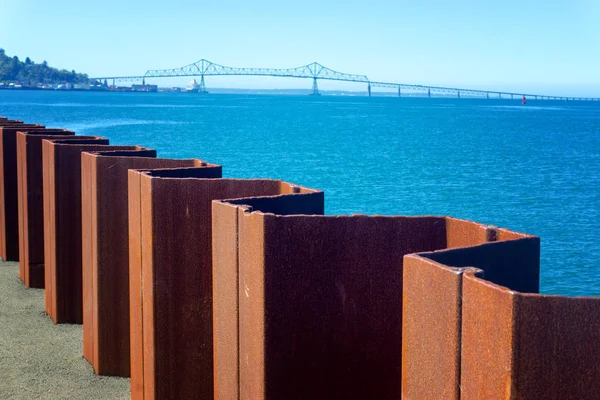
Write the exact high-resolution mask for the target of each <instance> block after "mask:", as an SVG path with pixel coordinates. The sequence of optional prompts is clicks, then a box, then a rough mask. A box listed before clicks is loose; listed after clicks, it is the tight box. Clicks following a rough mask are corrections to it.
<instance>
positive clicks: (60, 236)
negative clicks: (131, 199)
mask: <svg viewBox="0 0 600 400" xmlns="http://www.w3.org/2000/svg"><path fill="white" fill-rule="evenodd" d="M108 143H109V140H108V139H105V138H92V139H81V137H80V136H75V137H74V138H72V139H58V140H56V139H53V140H44V141H43V144H42V153H43V154H42V155H43V157H42V158H43V165H44V168H43V170H44V172H43V178H44V264H45V265H44V269H45V289H46V290H45V301H46V312H47V313H48V315H49V316H50V318H51V319H52V321H53V322H54V323H56V324H58V323H72V324H81V323H82V322H83V311H82V301H83V300H82V288H81V287H82V286H81V285H82V276H81V257H82V255H81V241H82V230H81V229H82V228H81V153H82V152H85V151H100V150H102V151H106V150H135V148H136V147H135V146H108Z"/></svg>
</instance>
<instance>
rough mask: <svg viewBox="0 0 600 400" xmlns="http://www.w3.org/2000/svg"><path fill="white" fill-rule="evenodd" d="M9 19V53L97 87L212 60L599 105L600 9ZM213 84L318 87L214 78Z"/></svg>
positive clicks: (394, 0) (214, 6) (5, 31)
mask: <svg viewBox="0 0 600 400" xmlns="http://www.w3.org/2000/svg"><path fill="white" fill-rule="evenodd" d="M0 10H1V11H0V47H1V48H4V49H5V51H6V53H7V54H8V55H10V56H13V55H17V56H18V57H19V58H21V59H24V58H25V57H27V56H29V57H30V58H31V59H32V60H33V61H35V62H42V61H44V60H46V61H47V62H48V63H49V64H50V65H51V66H55V67H59V68H65V69H68V70H71V69H75V70H76V71H78V72H84V73H87V74H88V75H89V76H91V77H94V76H115V75H116V76H123V75H143V74H144V73H145V71H146V70H148V69H162V68H176V67H181V66H183V65H187V64H191V63H193V62H195V61H197V60H199V59H202V58H204V59H208V60H210V61H213V62H215V63H217V64H222V65H227V66H234V67H266V68H289V67H296V66H301V65H305V64H308V63H311V62H313V61H317V62H319V63H321V64H323V65H325V66H327V67H329V68H331V69H334V70H337V71H341V72H346V73H353V74H364V75H367V76H368V77H369V79H371V80H375V81H390V82H397V83H407V84H423V85H439V86H452V87H464V88H481V89H488V90H504V91H515V92H533V93H540V94H548V95H565V96H596V97H600V73H599V72H600V1H599V0H570V1H567V0H550V1H549V0H546V1H541V0H519V1H513V0H503V1H485V0H479V1H467V0H431V1H427V0H423V1H418V0H413V1H404V0H369V1H354V0H345V1H340V2H332V1H326V0H321V1H316V0H304V1H295V2H289V1H281V0H280V1H274V0H273V1H272V0H256V1H248V0H221V1H213V0H200V1H198V0H194V1H191V0H171V1H161V2H155V1H150V0H147V1H140V0H120V1H117V0H103V1H101V2H96V1H83V0H77V1H75V0H54V1H48V0H0ZM189 79H190V78H185V79H182V78H179V79H176V78H172V79H170V80H169V79H166V80H165V79H163V80H160V81H158V82H155V83H159V84H160V85H161V86H171V85H173V86H174V85H182V84H185V83H186V82H187V81H188V80H189ZM207 85H208V86H213V87H239V88H257V87H260V88H304V87H306V88H310V86H311V82H310V81H309V80H300V79H281V78H256V77H209V78H207ZM319 85H320V87H321V88H322V89H328V88H332V89H338V88H345V89H348V90H355V89H356V90H360V89H361V88H362V87H361V86H360V85H358V86H357V85H356V84H341V83H335V82H329V83H327V82H322V83H321V82H320V83H319ZM363 86H364V85H363ZM362 89H363V90H364V88H362Z"/></svg>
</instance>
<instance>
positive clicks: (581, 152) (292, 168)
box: [0, 90, 600, 296]
mask: <svg viewBox="0 0 600 400" xmlns="http://www.w3.org/2000/svg"><path fill="white" fill-rule="evenodd" d="M0 115H5V116H8V117H10V118H15V119H22V120H24V121H26V122H36V123H41V124H44V125H46V126H47V127H55V128H68V129H71V130H75V132H76V133H77V134H87V135H100V136H105V137H107V138H110V139H111V144H139V145H143V146H146V147H150V148H154V149H156V150H157V151H158V155H159V157H173V158H190V157H195V158H201V159H203V160H205V161H209V162H213V163H218V164H222V165H223V166H224V169H223V174H224V176H226V177H242V178H258V177H261V178H278V179H283V180H286V181H290V182H293V183H297V184H300V185H305V186H308V187H313V188H319V189H322V190H324V191H325V199H326V200H325V201H326V212H327V213H328V214H384V215H395V214H402V215H451V216H455V217H459V218H466V219H471V220H475V221H478V222H483V223H488V224H492V225H496V226H500V227H506V228H510V229H512V230H516V231H521V232H526V233H531V234H535V235H539V236H540V237H541V238H542V270H541V291H542V292H544V293H552V294H564V295H593V296H600V246H599V243H598V238H597V237H596V232H599V233H600V102H568V103H567V102H564V101H534V100H529V101H528V104H527V105H525V106H523V105H521V104H520V99H519V100H516V99H515V100H513V101H511V100H483V99H482V100H471V99H418V98H402V99H398V98H393V97H389V98H386V97H373V98H367V97H333V96H330V97H328V96H321V97H311V96H266V95H265V96H258V95H256V96H251V95H224V94H220V95H197V94H196V95H190V94H184V93H181V94H174V93H85V92H83V93H82V92H40V91H18V92H17V91H7V90H2V91H0Z"/></svg>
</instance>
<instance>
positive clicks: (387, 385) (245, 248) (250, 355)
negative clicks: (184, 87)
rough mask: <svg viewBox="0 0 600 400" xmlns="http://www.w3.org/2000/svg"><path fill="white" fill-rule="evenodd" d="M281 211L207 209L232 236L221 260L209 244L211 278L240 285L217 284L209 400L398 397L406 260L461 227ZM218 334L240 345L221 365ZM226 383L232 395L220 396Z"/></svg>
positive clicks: (240, 206)
mask: <svg viewBox="0 0 600 400" xmlns="http://www.w3.org/2000/svg"><path fill="white" fill-rule="evenodd" d="M280 207H281V203H279V199H277V198H272V199H269V201H266V200H260V201H255V200H252V199H242V200H239V201H233V202H231V201H224V202H220V203H215V205H214V206H213V220H214V221H220V222H219V223H217V225H215V226H214V227H213V229H214V231H215V232H218V231H219V230H221V229H223V230H227V229H229V230H230V231H231V230H233V231H234V232H237V233H236V234H233V233H231V234H230V235H229V239H227V241H228V242H229V245H228V246H229V248H228V249H227V250H226V251H223V252H217V250H216V249H217V248H218V247H219V246H221V247H222V246H224V245H223V244H219V243H218V242H217V241H214V242H213V245H214V247H215V259H214V268H215V270H219V269H223V268H224V267H223V265H229V267H228V268H226V269H227V270H228V271H231V272H230V274H231V275H233V279H232V280H233V281H234V282H239V284H238V291H237V292H236V293H235V294H233V295H232V294H231V292H232V288H231V287H229V288H226V286H225V285H219V286H217V285H218V282H217V280H216V278H214V279H215V280H214V285H215V289H214V290H215V346H216V347H215V362H216V365H215V368H217V371H219V370H220V368H221V365H222V368H223V370H224V371H227V372H226V373H224V374H222V375H221V374H220V373H217V375H216V390H217V392H216V395H217V397H216V398H219V399H234V398H238V396H239V398H253V399H254V398H256V399H263V398H286V399H287V398H289V399H301V398H311V399H328V398H353V399H359V398H377V399H398V398H400V396H401V393H400V382H401V344H402V301H403V299H402V266H403V256H404V255H405V254H410V253H414V252H419V251H433V250H437V249H443V248H446V247H447V245H448V242H449V241H448V238H447V235H446V234H447V224H451V223H457V224H458V223H460V221H454V220H452V221H450V222H448V221H447V220H446V219H445V218H443V217H383V216H369V217H368V216H306V215H281V214H280ZM236 209H237V210H236ZM236 212H237V220H236ZM292 212H293V211H292ZM217 217H219V218H217ZM219 224H223V226H222V227H221V226H219ZM228 227H229V228H228ZM215 237H217V236H216V233H215ZM234 239H235V240H234ZM451 239H455V238H451ZM450 242H451V241H450ZM231 254H234V256H232V255H231ZM216 276H217V275H215V277H216ZM219 287H221V288H222V290H221V292H227V291H228V292H229V293H230V294H229V296H233V297H231V299H233V300H231V299H230V301H229V304H230V310H229V312H218V303H217V297H216V296H217V293H219ZM219 296H226V294H219ZM236 297H237V307H236V306H235V303H234V300H235V299H236ZM231 309H234V310H238V312H237V313H235V312H231ZM236 319H237V320H236ZM220 324H221V325H223V326H226V327H227V328H228V330H229V331H233V332H236V333H234V334H230V335H231V337H230V339H229V340H230V341H231V340H234V339H231V338H235V337H236V336H237V337H238V338H239V342H238V343H237V346H236V345H235V342H234V343H231V345H230V346H229V347H228V348H229V350H228V351H225V352H223V351H221V354H220V351H219V346H218V345H217V341H219V340H221V339H220V335H218V334H217V331H216V330H217V327H218V326H219V325H220ZM226 366H227V367H226ZM222 379H224V380H228V382H225V381H224V385H223V387H224V388H225V387H229V388H233V389H230V390H228V391H226V390H219V388H220V385H219V380H222ZM236 380H239V392H236V389H235V387H236V385H235V381H236Z"/></svg>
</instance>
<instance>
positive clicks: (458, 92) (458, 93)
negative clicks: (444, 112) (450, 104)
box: [456, 90, 460, 99]
mask: <svg viewBox="0 0 600 400" xmlns="http://www.w3.org/2000/svg"><path fill="white" fill-rule="evenodd" d="M456 97H457V98H459V99H460V90H457V91H456Z"/></svg>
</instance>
